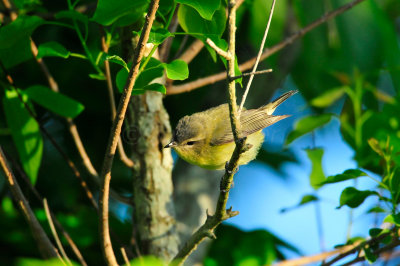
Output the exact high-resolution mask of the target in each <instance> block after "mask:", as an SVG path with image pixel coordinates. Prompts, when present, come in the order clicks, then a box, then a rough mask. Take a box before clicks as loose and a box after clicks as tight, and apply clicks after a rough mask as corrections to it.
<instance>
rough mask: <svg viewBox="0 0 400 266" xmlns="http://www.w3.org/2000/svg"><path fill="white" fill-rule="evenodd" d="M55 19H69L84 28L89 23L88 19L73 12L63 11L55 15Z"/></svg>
mask: <svg viewBox="0 0 400 266" xmlns="http://www.w3.org/2000/svg"><path fill="white" fill-rule="evenodd" d="M55 18H56V19H70V20H76V21H79V22H82V23H83V24H84V25H85V26H87V24H88V23H89V18H88V17H87V16H86V15H84V14H82V13H79V12H78V11H75V10H63V11H60V12H58V13H57V14H56V15H55Z"/></svg>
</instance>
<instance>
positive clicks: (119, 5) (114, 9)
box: [92, 0, 150, 26]
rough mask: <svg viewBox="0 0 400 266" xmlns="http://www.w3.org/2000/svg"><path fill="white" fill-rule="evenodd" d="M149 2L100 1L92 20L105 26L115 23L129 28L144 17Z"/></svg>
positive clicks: (142, 0) (144, 0) (127, 0)
mask: <svg viewBox="0 0 400 266" xmlns="http://www.w3.org/2000/svg"><path fill="white" fill-rule="evenodd" d="M149 2H150V1H149V0H135V1H131V0H99V1H98V3H97V8H96V11H95V12H94V15H93V18H92V20H94V21H96V22H97V23H100V24H102V25H104V26H109V25H111V24H113V23H115V24H116V25H117V26H127V25H130V24H132V23H134V22H136V21H137V20H139V19H140V18H143V17H144V16H143V14H144V12H146V9H147V6H148V4H149Z"/></svg>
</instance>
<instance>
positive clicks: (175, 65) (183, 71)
mask: <svg viewBox="0 0 400 266" xmlns="http://www.w3.org/2000/svg"><path fill="white" fill-rule="evenodd" d="M163 66H164V67H165V70H166V72H167V77H168V78H170V79H172V80H184V79H187V78H188V77H189V68H188V65H187V64H186V62H185V61H183V60H174V61H172V62H171V63H169V64H166V63H165V64H163Z"/></svg>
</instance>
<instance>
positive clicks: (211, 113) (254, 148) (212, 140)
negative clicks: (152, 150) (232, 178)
mask: <svg viewBox="0 0 400 266" xmlns="http://www.w3.org/2000/svg"><path fill="white" fill-rule="evenodd" d="M296 93H297V90H292V91H289V92H287V93H285V94H283V95H281V96H280V97H279V98H277V99H276V100H274V101H273V102H271V103H269V104H266V105H264V106H261V107H260V108H258V109H250V110H242V112H241V114H240V123H241V137H247V141H246V143H248V144H251V148H250V149H249V150H248V151H246V152H245V153H243V154H242V155H241V156H240V159H239V165H243V164H247V163H248V162H250V161H251V160H253V159H254V158H255V157H256V156H257V153H258V150H259V149H260V147H261V145H262V143H263V141H264V134H263V133H262V129H264V128H266V127H268V126H270V125H272V124H274V123H276V122H278V121H280V120H282V119H284V118H286V117H288V116H289V115H278V116H275V115H272V113H273V112H274V111H275V109H276V108H277V107H278V106H279V105H280V104H281V103H283V102H284V101H286V100H287V99H288V98H289V97H290V96H292V95H294V94H296ZM164 148H173V149H174V150H175V151H176V153H177V154H178V155H179V156H180V157H181V158H182V159H184V160H185V161H187V162H189V163H191V164H195V165H198V166H200V167H203V168H206V169H223V168H224V167H225V164H226V162H227V161H229V160H230V158H231V156H232V153H233V150H234V149H235V142H234V138H233V134H232V128H231V122H230V118H229V106H228V104H221V105H219V106H217V107H214V108H211V109H208V110H206V111H203V112H199V113H195V114H192V115H190V116H185V117H183V118H181V119H180V120H179V122H178V125H177V126H176V129H175V131H174V134H173V137H172V140H171V142H170V143H169V144H167V145H166V146H165V147H164Z"/></svg>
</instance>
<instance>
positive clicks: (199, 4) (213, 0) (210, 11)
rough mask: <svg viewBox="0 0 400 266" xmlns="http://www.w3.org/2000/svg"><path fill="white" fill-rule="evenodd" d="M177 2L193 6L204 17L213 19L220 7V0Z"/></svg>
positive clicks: (178, 0)
mask: <svg viewBox="0 0 400 266" xmlns="http://www.w3.org/2000/svg"><path fill="white" fill-rule="evenodd" d="M176 2H177V3H181V4H184V5H188V6H191V7H192V8H194V9H195V10H196V11H197V12H198V13H199V14H200V16H202V17H203V18H204V19H207V20H211V19H212V17H213V15H214V12H215V11H216V10H217V9H218V8H219V7H220V5H221V1H220V0H202V1H199V0H177V1H176Z"/></svg>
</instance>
